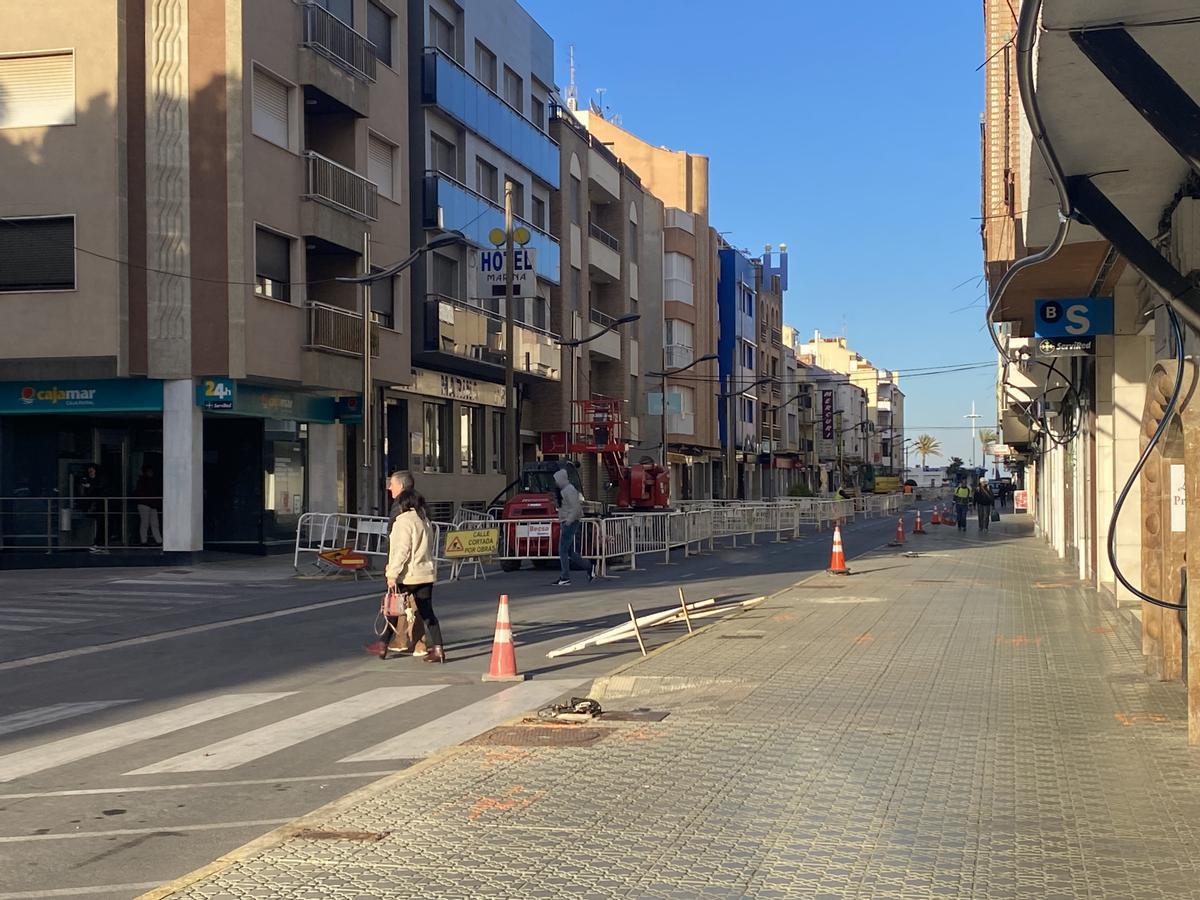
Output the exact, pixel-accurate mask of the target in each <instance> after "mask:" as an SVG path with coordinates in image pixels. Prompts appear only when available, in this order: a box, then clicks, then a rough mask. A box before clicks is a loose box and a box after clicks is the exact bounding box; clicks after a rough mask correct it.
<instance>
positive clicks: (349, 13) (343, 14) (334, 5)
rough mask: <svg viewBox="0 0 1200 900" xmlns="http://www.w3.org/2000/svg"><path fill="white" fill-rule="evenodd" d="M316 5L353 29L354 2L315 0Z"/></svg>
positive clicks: (349, 0) (345, 0) (352, 0)
mask: <svg viewBox="0 0 1200 900" xmlns="http://www.w3.org/2000/svg"><path fill="white" fill-rule="evenodd" d="M317 5H318V6H321V7H323V8H325V9H326V10H328V11H329V12H331V13H332V14H333V15H335V16H337V17H338V18H339V19H341V20H342V21H343V22H345V23H346V24H347V25H349V26H350V27H351V28H353V27H354V0H317Z"/></svg>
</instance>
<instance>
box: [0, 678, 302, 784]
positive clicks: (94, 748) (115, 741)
mask: <svg viewBox="0 0 1200 900" xmlns="http://www.w3.org/2000/svg"><path fill="white" fill-rule="evenodd" d="M292 693H293V692H291V691H289V692H286V693H274V694H224V695H222V696H220V697H213V698H211V699H208V700H201V701H199V702H197V703H190V704H188V705H187V706H181V707H178V708H177V709H169V710H166V711H165V712H160V713H154V714H153V715H149V716H144V717H142V718H140V719H134V720H133V721H131V722H123V723H122V724H120V725H112V726H109V727H108V728H101V729H99V730H97V731H90V732H86V733H84V734H78V735H75V736H74V737H69V738H63V739H62V740H58V741H51V742H50V743H48V744H41V745H39V746H37V747H30V748H29V749H28V750H20V751H18V752H16V753H9V754H7V755H6V756H0V782H4V781H12V780H13V779H16V778H21V777H22V776H24V775H32V774H34V773H36V772H43V771H45V770H46V769H53V768H55V767H57V766H65V765H67V764H68V763H73V762H78V761H79V760H81V759H87V758H88V757H89V756H98V755H100V754H101V753H107V752H108V751H110V750H117V749H119V748H121V747H128V746H129V745H130V744H136V743H137V742H138V741H144V740H147V739H149V738H154V737H159V736H161V735H164V734H170V733H171V732H172V731H179V730H180V729H183V728H188V727H190V726H192V725H199V724H201V723H202V722H209V721H212V720H213V719H219V718H221V717H222V716H228V715H232V714H233V713H236V712H241V711H242V710H246V709H250V708H251V707H254V706H260V705H262V704H263V703H269V702H270V701H272V700H278V699H279V698H281V697H289V696H291V694H292Z"/></svg>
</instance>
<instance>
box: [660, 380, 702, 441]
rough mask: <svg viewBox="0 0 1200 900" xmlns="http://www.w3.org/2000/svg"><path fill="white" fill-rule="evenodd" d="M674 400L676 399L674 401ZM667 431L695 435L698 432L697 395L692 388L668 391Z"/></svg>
mask: <svg viewBox="0 0 1200 900" xmlns="http://www.w3.org/2000/svg"><path fill="white" fill-rule="evenodd" d="M673 398H674V399H673ZM667 409H668V411H670V410H672V409H678V410H679V412H668V416H667V431H668V432H669V433H671V434H694V433H695V431H696V393H695V391H694V390H693V389H692V388H690V387H670V388H668V389H667Z"/></svg>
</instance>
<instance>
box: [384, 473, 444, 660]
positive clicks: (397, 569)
mask: <svg viewBox="0 0 1200 900" xmlns="http://www.w3.org/2000/svg"><path fill="white" fill-rule="evenodd" d="M396 507H397V509H396V511H397V513H398V514H397V516H396V518H395V520H394V521H393V522H392V530H391V533H390V535H389V540H388V561H387V568H386V569H385V570H384V571H385V574H386V575H387V584H388V587H389V588H396V589H397V590H399V591H401V592H402V593H406V594H412V596H413V599H414V600H415V601H416V604H417V615H419V616H420V617H421V621H422V622H423V623H424V625H425V646H427V647H428V648H429V651H428V652H427V653H426V654H425V656H424V660H425V662H429V663H444V662H445V661H446V655H445V653H443V652H442V628H441V626H440V625H439V624H438V618H437V614H436V613H435V612H434V611H433V583H434V581H436V580H437V575H436V571H437V570H436V569H435V567H434V563H433V549H434V535H433V529H432V528H431V527H430V525H429V520H428V518H426V514H425V500H424V498H423V497H421V495H420V494H418V493H417V492H416V491H405V492H404V493H403V494H401V495H400V496H399V497H398V498H397V504H396Z"/></svg>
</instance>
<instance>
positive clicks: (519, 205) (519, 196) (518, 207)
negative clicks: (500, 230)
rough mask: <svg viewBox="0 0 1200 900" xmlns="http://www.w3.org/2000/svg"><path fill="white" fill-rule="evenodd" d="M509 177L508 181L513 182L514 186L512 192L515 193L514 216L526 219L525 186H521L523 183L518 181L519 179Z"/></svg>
mask: <svg viewBox="0 0 1200 900" xmlns="http://www.w3.org/2000/svg"><path fill="white" fill-rule="evenodd" d="M507 177H508V180H509V181H511V182H512V186H513V188H512V191H513V215H514V216H517V217H518V218H521V219H524V218H525V185H523V184H521V182H519V181H517V179H515V178H513V177H512V176H511V175H509V176H507Z"/></svg>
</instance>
